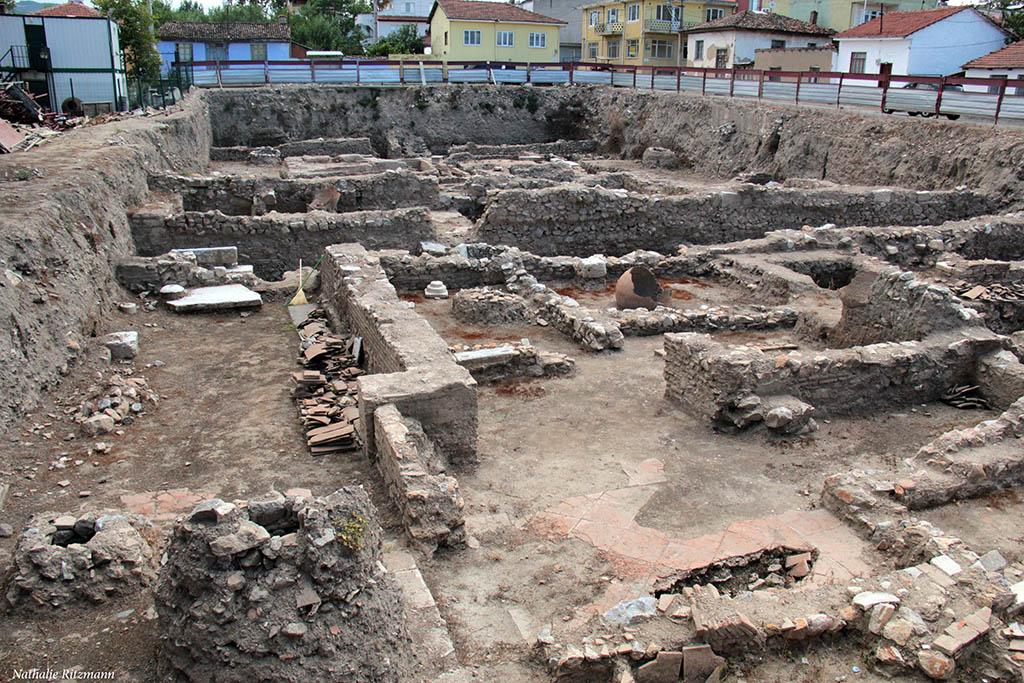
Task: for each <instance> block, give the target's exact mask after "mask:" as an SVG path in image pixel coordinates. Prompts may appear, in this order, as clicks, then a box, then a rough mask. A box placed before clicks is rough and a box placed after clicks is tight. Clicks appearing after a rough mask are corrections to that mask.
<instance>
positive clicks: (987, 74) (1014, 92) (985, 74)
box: [964, 67, 1024, 97]
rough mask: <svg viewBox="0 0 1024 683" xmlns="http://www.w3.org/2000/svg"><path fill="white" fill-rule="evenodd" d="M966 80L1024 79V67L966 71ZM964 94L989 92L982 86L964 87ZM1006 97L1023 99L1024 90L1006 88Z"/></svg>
mask: <svg viewBox="0 0 1024 683" xmlns="http://www.w3.org/2000/svg"><path fill="white" fill-rule="evenodd" d="M964 75H965V76H967V78H992V77H993V76H1006V77H1007V78H1011V79H1012V78H1024V67H1021V68H1019V69H967V71H966V72H965V73H964ZM964 92H989V88H988V87H987V86H984V85H965V86H964ZM1006 95H1007V96H1008V97H1010V96H1012V97H1024V88H1008V89H1007V91H1006Z"/></svg>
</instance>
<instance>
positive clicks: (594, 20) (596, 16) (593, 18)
mask: <svg viewBox="0 0 1024 683" xmlns="http://www.w3.org/2000/svg"><path fill="white" fill-rule="evenodd" d="M600 23H601V13H600V12H599V11H597V10H594V11H593V12H591V13H590V25H591V26H597V25H598V24H600Z"/></svg>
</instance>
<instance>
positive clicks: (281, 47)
mask: <svg viewBox="0 0 1024 683" xmlns="http://www.w3.org/2000/svg"><path fill="white" fill-rule="evenodd" d="M156 33H157V44H156V48H157V51H158V52H159V53H160V60H161V62H162V69H163V71H164V72H167V71H169V70H170V69H171V68H172V65H173V64H175V63H176V62H177V63H189V62H226V61H243V60H252V61H259V62H262V61H266V60H275V59H290V58H291V57H293V55H292V31H291V27H289V26H288V22H287V20H286V19H285V18H284V17H281V19H279V20H278V21H276V22H273V23H269V24H256V23H251V22H221V23H213V22H202V21H171V22H168V23H166V24H164V25H163V26H161V27H160V28H158V29H157V32H156Z"/></svg>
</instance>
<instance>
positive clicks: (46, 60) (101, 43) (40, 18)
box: [0, 2, 128, 114]
mask: <svg viewBox="0 0 1024 683" xmlns="http://www.w3.org/2000/svg"><path fill="white" fill-rule="evenodd" d="M0 73H2V74H11V73H13V74H14V75H15V77H16V78H18V79H19V80H21V81H24V82H25V84H26V86H27V89H28V90H29V91H30V92H31V93H32V94H34V95H45V96H46V98H45V99H43V100H41V101H40V104H43V105H44V106H46V107H47V108H48V109H51V110H53V111H62V110H63V111H80V110H84V111H85V113H87V114H95V113H99V112H102V111H116V110H120V109H123V108H125V107H126V105H127V94H128V84H127V80H126V78H125V71H124V61H123V59H122V54H121V47H120V43H119V40H118V29H117V24H116V23H114V22H113V21H111V20H109V19H107V18H106V17H103V16H101V15H100V14H99V12H97V11H96V10H94V9H92V8H90V7H86V6H85V5H83V4H81V3H77V2H69V3H66V4H64V5H57V6H54V7H48V8H46V9H44V10H41V11H40V12H39V13H37V14H32V15H20V14H4V15H0Z"/></svg>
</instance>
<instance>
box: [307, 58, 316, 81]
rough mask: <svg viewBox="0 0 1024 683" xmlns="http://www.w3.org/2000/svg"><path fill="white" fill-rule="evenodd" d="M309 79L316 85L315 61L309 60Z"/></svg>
mask: <svg viewBox="0 0 1024 683" xmlns="http://www.w3.org/2000/svg"><path fill="white" fill-rule="evenodd" d="M309 77H310V79H312V81H313V82H314V83H316V60H315V59H311V60H309Z"/></svg>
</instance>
